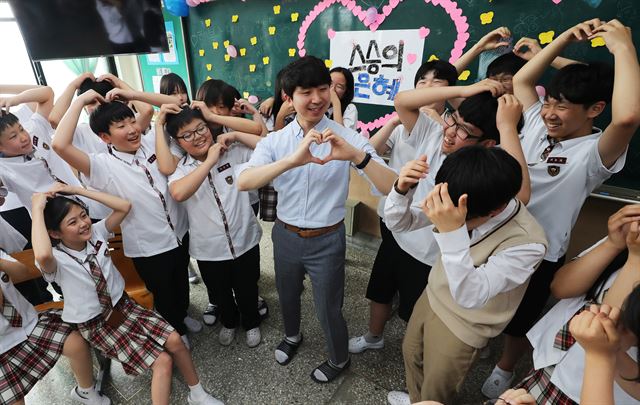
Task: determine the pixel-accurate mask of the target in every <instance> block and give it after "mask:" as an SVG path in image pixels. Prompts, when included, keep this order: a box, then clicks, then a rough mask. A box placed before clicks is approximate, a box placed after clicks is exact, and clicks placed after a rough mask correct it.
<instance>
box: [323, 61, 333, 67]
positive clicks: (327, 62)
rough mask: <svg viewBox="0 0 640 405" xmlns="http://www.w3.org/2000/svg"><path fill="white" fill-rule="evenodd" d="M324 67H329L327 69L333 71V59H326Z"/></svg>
mask: <svg viewBox="0 0 640 405" xmlns="http://www.w3.org/2000/svg"><path fill="white" fill-rule="evenodd" d="M324 65H325V66H326V67H327V69H331V66H332V65H333V61H332V60H331V59H325V60H324Z"/></svg>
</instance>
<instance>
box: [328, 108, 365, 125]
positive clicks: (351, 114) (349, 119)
mask: <svg viewBox="0 0 640 405" xmlns="http://www.w3.org/2000/svg"><path fill="white" fill-rule="evenodd" d="M327 114H329V116H330V117H331V116H333V107H329V109H328V110H327ZM342 126H343V127H345V128H349V129H352V130H354V131H357V130H358V108H357V107H356V105H355V104H353V103H349V104H348V105H347V108H345V109H344V113H343V114H342Z"/></svg>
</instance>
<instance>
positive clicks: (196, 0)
mask: <svg viewBox="0 0 640 405" xmlns="http://www.w3.org/2000/svg"><path fill="white" fill-rule="evenodd" d="M186 3H187V6H189V7H195V6H197V5H198V4H200V0H187V1H186Z"/></svg>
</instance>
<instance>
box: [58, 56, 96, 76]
mask: <svg viewBox="0 0 640 405" xmlns="http://www.w3.org/2000/svg"><path fill="white" fill-rule="evenodd" d="M64 64H65V65H66V66H67V67H68V68H69V69H70V70H71V71H72V72H73V73H75V74H76V75H80V74H82V73H84V72H91V73H93V72H95V70H96V66H97V65H98V58H78V59H65V61H64Z"/></svg>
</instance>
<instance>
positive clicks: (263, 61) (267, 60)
mask: <svg viewBox="0 0 640 405" xmlns="http://www.w3.org/2000/svg"><path fill="white" fill-rule="evenodd" d="M262 63H263V64H265V65H268V64H269V57H268V56H265V57H263V58H262Z"/></svg>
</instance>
